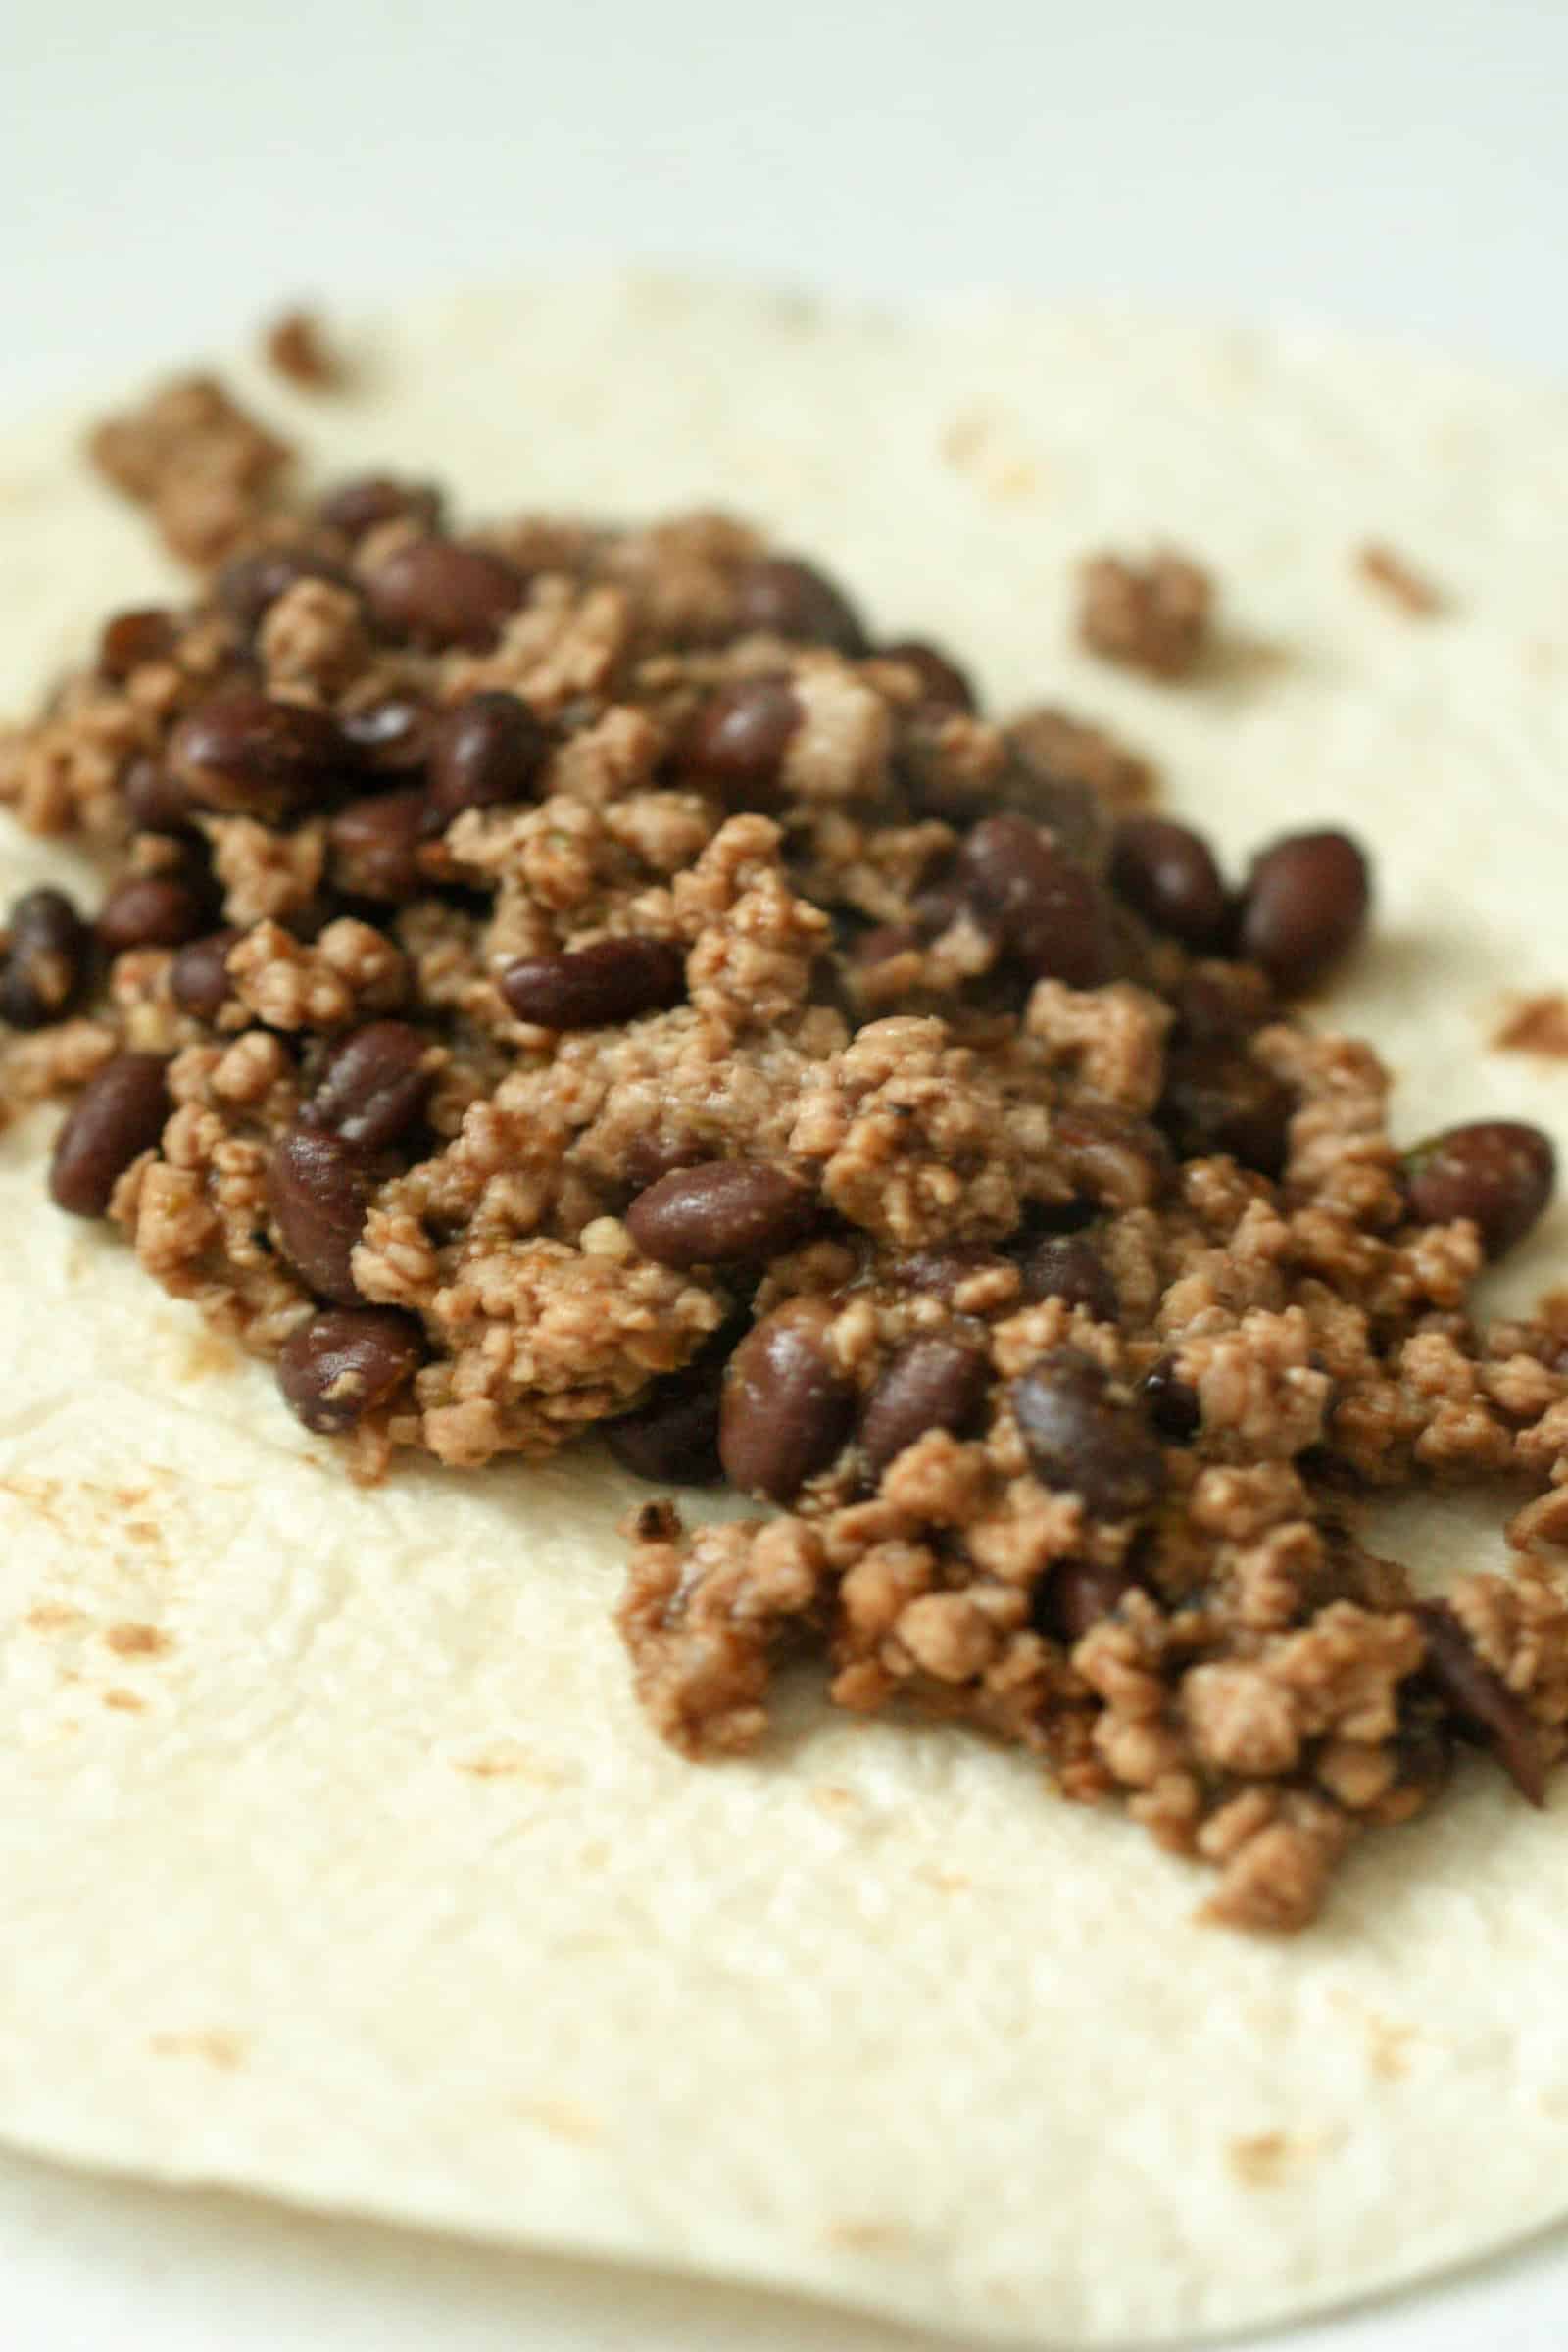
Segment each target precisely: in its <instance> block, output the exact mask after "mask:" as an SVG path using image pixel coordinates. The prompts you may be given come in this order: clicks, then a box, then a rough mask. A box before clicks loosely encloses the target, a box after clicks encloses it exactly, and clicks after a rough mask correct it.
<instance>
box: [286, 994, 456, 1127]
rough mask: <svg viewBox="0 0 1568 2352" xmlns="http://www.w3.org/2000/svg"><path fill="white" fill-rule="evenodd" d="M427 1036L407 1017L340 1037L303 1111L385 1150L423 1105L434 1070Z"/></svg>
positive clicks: (304, 1117) (315, 1122)
mask: <svg viewBox="0 0 1568 2352" xmlns="http://www.w3.org/2000/svg"><path fill="white" fill-rule="evenodd" d="M427 1054H428V1040H427V1039H425V1038H423V1037H421V1036H420V1035H419V1032H418V1030H417V1029H413V1028H411V1027H410V1026H409V1023H408V1022H407V1021H370V1022H368V1024H367V1025H366V1027H365V1028H363V1029H356V1030H355V1031H354V1032H353V1033H352V1035H350V1036H348V1037H345V1038H343V1039H341V1040H340V1041H339V1043H338V1044H337V1045H335V1046H334V1047H333V1049H332V1052H331V1054H330V1055H329V1056H328V1059H327V1064H326V1069H325V1071H324V1073H323V1075H322V1078H321V1083H320V1085H319V1087H318V1088H317V1090H316V1092H315V1094H314V1095H313V1096H312V1097H311V1099H310V1101H309V1103H307V1104H306V1105H305V1108H304V1109H303V1111H302V1112H301V1113H300V1118H301V1121H302V1123H303V1124H304V1125H305V1126H307V1127H324V1128H327V1129H329V1130H330V1131H331V1133H332V1134H334V1135H340V1136H341V1137H342V1138H343V1140H344V1142H345V1143H349V1144H358V1145H359V1146H360V1147H361V1148H362V1149H363V1150H365V1151H367V1152H380V1151H384V1150H385V1149H386V1147H387V1146H388V1145H389V1144H395V1143H396V1142H397V1141H398V1140H399V1138H400V1137H402V1136H404V1135H406V1134H407V1133H408V1131H409V1129H410V1128H411V1127H412V1126H414V1124H415V1122H416V1121H417V1119H418V1117H419V1115H420V1113H421V1112H422V1111H423V1109H424V1105H425V1101H426V1098H427V1097H428V1095H429V1092H430V1087H431V1083H432V1080H433V1077H434V1072H433V1071H432V1070H431V1069H430V1068H428V1067H427V1066H426V1061H427Z"/></svg>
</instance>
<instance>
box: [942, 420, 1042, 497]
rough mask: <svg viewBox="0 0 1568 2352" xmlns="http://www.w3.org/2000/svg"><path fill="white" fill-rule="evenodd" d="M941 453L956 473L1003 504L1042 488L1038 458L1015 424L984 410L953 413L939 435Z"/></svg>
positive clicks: (1029, 495) (1034, 492)
mask: <svg viewBox="0 0 1568 2352" xmlns="http://www.w3.org/2000/svg"><path fill="white" fill-rule="evenodd" d="M942 456H943V458H944V460H945V462H946V463H947V464H948V465H949V466H951V467H952V468H953V470H954V472H955V473H961V474H962V475H963V476H964V478H965V479H966V480H968V481H971V482H973V483H974V485H975V486H976V488H977V489H980V490H983V491H984V492H985V494H986V496H987V497H988V498H993V499H996V500H998V501H999V502H1000V503H1002V504H1004V505H1005V504H1007V503H1009V502H1010V501H1012V500H1015V499H1025V498H1032V497H1033V496H1034V495H1035V494H1036V493H1037V492H1038V491H1039V490H1041V489H1042V488H1043V487H1044V484H1045V474H1044V470H1043V468H1042V466H1040V464H1039V461H1038V460H1037V459H1036V458H1035V457H1034V455H1033V454H1032V453H1031V452H1030V451H1029V450H1027V449H1026V448H1025V447H1024V445H1023V441H1022V438H1021V435H1020V434H1019V431H1018V428H1017V426H1016V425H1015V424H1012V423H1010V422H1008V420H1007V419H1005V418H1004V417H993V416H989V415H987V414H986V412H985V411H984V410H979V409H973V410H967V411H965V412H964V413H963V414H961V415H960V416H957V417H955V418H954V419H953V422H952V423H951V424H950V425H949V426H948V427H947V430H946V431H945V432H944V433H943V436H942Z"/></svg>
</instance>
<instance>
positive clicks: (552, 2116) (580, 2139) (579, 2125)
mask: <svg viewBox="0 0 1568 2352" xmlns="http://www.w3.org/2000/svg"><path fill="white" fill-rule="evenodd" d="M517 2113H518V2114H519V2115H522V2116H526V2117H527V2119H528V2121H529V2122H530V2123H531V2124H537V2125H538V2126H539V2128H540V2130H541V2131H548V2132H549V2133H550V2135H551V2137H552V2138H553V2139H567V2140H570V2141H571V2143H572V2144H573V2146H574V2147H579V2148H591V2147H592V2146H593V2145H594V2143H595V2141H596V2140H599V2139H602V2138H603V2137H604V2130H605V2128H604V2125H603V2124H602V2123H601V2122H600V2121H599V2118H598V2116H597V2115H590V2114H589V2113H588V2110H587V2109H586V2108H585V2107H579V2106H577V2105H576V2104H575V2103H574V2102H573V2101H572V2100H570V2099H519V2100H518V2101H517Z"/></svg>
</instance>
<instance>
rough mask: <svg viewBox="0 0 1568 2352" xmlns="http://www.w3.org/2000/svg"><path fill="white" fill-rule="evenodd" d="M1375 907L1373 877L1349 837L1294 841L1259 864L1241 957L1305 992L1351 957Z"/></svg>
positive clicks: (1299, 836)
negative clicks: (1329, 971) (1326, 973)
mask: <svg viewBox="0 0 1568 2352" xmlns="http://www.w3.org/2000/svg"><path fill="white" fill-rule="evenodd" d="M1371 906H1372V876H1371V870H1370V868H1369V867H1368V864H1367V861H1366V857H1365V854H1364V853H1363V852H1362V851H1361V850H1360V849H1359V848H1358V847H1357V845H1356V843H1355V842H1353V841H1352V840H1351V839H1350V837H1349V835H1348V833H1335V832H1325V833H1293V834H1290V835H1288V836H1287V837H1286V839H1285V840H1283V841H1277V842H1275V843H1274V844H1273V845H1272V846H1271V847H1270V848H1269V849H1266V850H1264V851H1263V852H1262V854H1261V856H1260V857H1258V858H1256V859H1254V861H1253V864H1252V870H1251V872H1250V875H1249V876H1248V880H1247V888H1246V891H1245V894H1244V896H1243V900H1242V919H1241V930H1240V953H1241V954H1242V955H1243V956H1246V957H1247V959H1248V960H1249V961H1250V962H1251V963H1259V964H1261V965H1262V967H1263V969H1264V971H1265V972H1267V974H1268V976H1269V978H1270V979H1271V980H1272V981H1273V982H1274V984H1275V986H1276V987H1278V988H1282V989H1286V990H1292V989H1300V988H1306V987H1308V986H1310V984H1311V983H1312V982H1313V981H1314V980H1317V979H1319V978H1321V976H1322V974H1323V973H1325V972H1326V971H1328V970H1329V969H1330V967H1331V966H1332V965H1334V964H1336V963H1338V962H1339V961H1340V959H1341V957H1342V956H1346V955H1348V952H1349V950H1350V949H1351V948H1352V947H1353V946H1354V945H1355V943H1356V941H1357V940H1358V939H1359V938H1360V936H1361V933H1362V932H1363V931H1364V930H1365V928H1366V920H1367V915H1368V913H1369V912H1370V910H1371Z"/></svg>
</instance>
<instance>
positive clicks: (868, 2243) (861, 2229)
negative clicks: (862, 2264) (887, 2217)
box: [827, 2221, 907, 2254]
mask: <svg viewBox="0 0 1568 2352" xmlns="http://www.w3.org/2000/svg"><path fill="white" fill-rule="evenodd" d="M827 2238H828V2243H829V2245H832V2246H843V2247H844V2248H845V2249H846V2250H847V2251H848V2252H849V2253H851V2254H896V2253H897V2252H898V2251H899V2249H900V2247H901V2246H904V2245H905V2244H907V2231H906V2230H904V2229H900V2227H899V2225H898V2223H897V2222H853V2221H852V2222H829V2224H828V2228H827Z"/></svg>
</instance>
